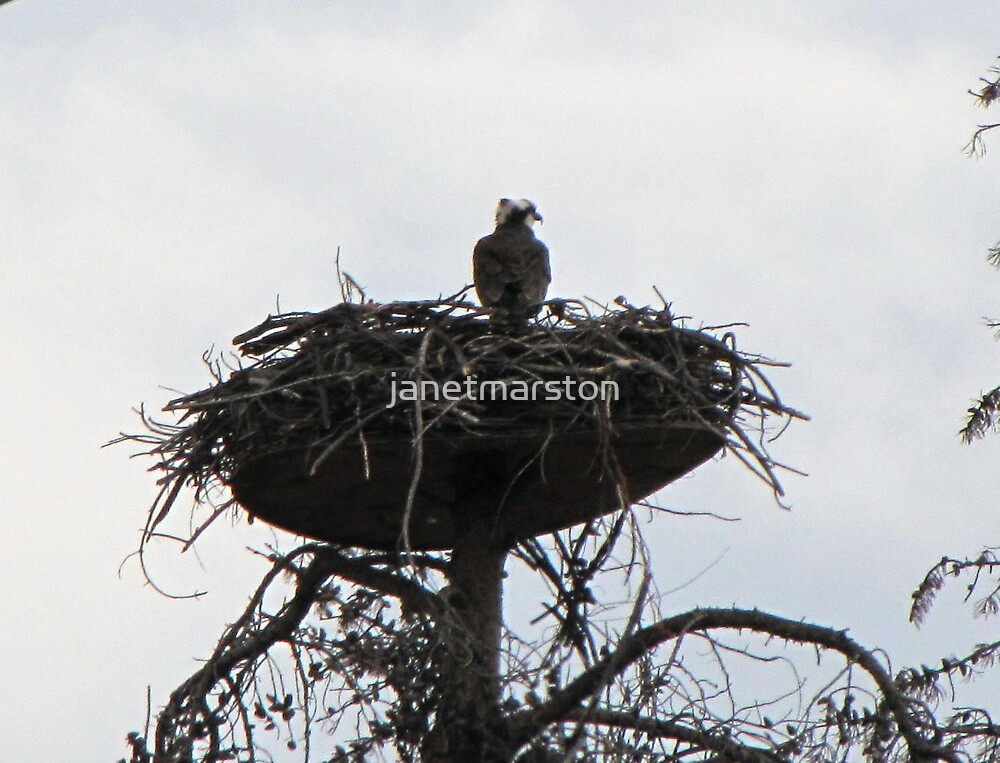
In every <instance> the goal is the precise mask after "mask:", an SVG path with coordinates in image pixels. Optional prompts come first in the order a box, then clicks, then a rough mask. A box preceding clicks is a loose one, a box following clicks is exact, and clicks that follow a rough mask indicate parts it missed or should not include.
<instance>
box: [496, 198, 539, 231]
mask: <svg viewBox="0 0 1000 763" xmlns="http://www.w3.org/2000/svg"><path fill="white" fill-rule="evenodd" d="M511 218H515V219H519V220H520V221H521V222H523V223H524V224H525V225H527V226H528V227H529V228H530V227H531V226H532V225H534V224H535V222H536V221H538V222H541V220H542V216H541V215H540V214H538V210H537V209H535V203H534V202H533V201H530V200H528V199H500V202H499V203H498V204H497V211H496V218H495V219H496V224H497V225H498V226H500V225H503V224H504V223H505V222H507V221H508V220H510V219H511Z"/></svg>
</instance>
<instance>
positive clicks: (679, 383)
mask: <svg viewBox="0 0 1000 763" xmlns="http://www.w3.org/2000/svg"><path fill="white" fill-rule="evenodd" d="M731 328H732V327H731V326H720V327H714V328H709V329H703V330H693V329H689V328H686V327H685V326H684V325H682V322H681V321H678V320H675V318H674V317H673V316H672V315H671V313H670V310H669V305H666V304H664V306H663V307H661V308H651V307H636V306H634V305H631V304H628V303H627V302H626V301H625V300H624V299H619V300H618V301H617V302H616V307H613V308H605V307H600V308H598V309H596V310H594V311H592V310H590V309H588V307H587V305H586V304H585V303H582V302H563V301H557V302H553V303H550V305H549V310H548V313H547V315H546V317H544V318H542V319H539V320H538V321H536V322H531V323H529V324H525V325H522V326H515V327H510V326H498V325H497V324H495V323H494V322H492V321H490V320H489V318H488V316H487V315H486V314H485V312H484V311H483V310H482V309H481V308H478V307H477V306H475V305H473V304H471V303H469V302H466V301H463V300H462V299H461V297H456V298H449V299H443V300H437V301H425V302H394V303H388V304H375V303H370V302H369V303H363V304H352V303H343V304H339V305H336V306H334V307H332V308H330V309H328V310H324V311H322V312H318V313H286V314H280V315H274V316H269V317H268V318H267V319H266V320H265V321H264V322H262V323H261V324H260V325H258V326H256V327H254V328H253V329H251V330H249V331H247V332H245V333H243V334H241V335H240V336H238V337H236V338H235V339H234V340H233V341H234V344H236V345H237V346H238V348H239V352H240V355H241V356H242V357H243V358H247V359H249V361H250V362H249V364H247V363H245V362H244V361H243V360H240V361H239V362H238V363H237V364H235V367H233V366H232V365H224V364H223V363H222V362H221V361H220V360H218V359H216V360H209V359H208V358H206V360H208V362H209V367H210V368H211V369H212V373H213V375H214V377H215V383H214V384H213V385H212V386H211V387H209V388H207V389H205V390H202V391H200V392H197V393H195V394H191V395H187V396H184V397H181V398H178V399H176V400H174V401H172V402H170V403H169V404H168V405H167V406H166V409H165V410H167V411H172V412H177V413H178V414H179V420H178V423H177V424H171V425H168V424H164V423H162V422H157V421H154V420H151V419H147V420H146V423H147V426H148V427H149V429H150V431H151V434H148V435H144V436H142V437H141V438H134V439H141V440H142V441H143V442H146V443H150V444H152V445H153V447H152V449H151V451H150V452H151V453H152V454H153V455H155V456H157V457H158V459H159V463H158V466H157V467H156V468H159V469H161V470H163V472H164V474H163V476H162V478H161V480H160V482H161V485H162V488H163V490H162V492H161V494H160V497H159V498H158V500H157V502H156V504H155V505H154V507H153V510H152V511H151V513H150V522H149V526H148V527H147V530H148V531H152V529H153V528H154V527H155V525H156V524H158V523H159V521H160V520H161V519H162V518H163V517H164V516H165V515H166V513H167V512H168V511H169V509H170V507H171V505H172V504H173V502H174V500H175V499H176V497H177V495H178V494H179V492H180V489H181V487H182V486H183V485H185V484H189V485H192V486H193V487H194V488H195V489H196V493H197V494H196V500H202V499H204V498H205V497H206V496H207V495H209V493H208V490H209V488H212V487H217V486H219V485H220V483H221V484H222V485H223V486H225V485H229V484H230V480H231V479H232V477H233V475H234V474H235V473H236V472H237V471H238V470H239V469H240V468H241V467H242V466H245V465H246V464H248V463H250V462H252V461H253V460H254V459H257V458H259V457H261V456H263V455H267V454H273V453H275V452H283V451H291V450H304V451H305V452H306V453H307V454H308V458H309V459H310V464H311V467H312V470H313V471H315V469H317V468H318V467H319V466H320V465H321V464H322V463H323V462H324V461H326V460H327V459H330V458H332V457H335V456H336V454H337V451H338V449H340V448H343V447H345V446H346V445H347V444H348V443H350V444H352V445H353V444H356V443H357V441H358V440H360V441H361V442H362V444H363V443H364V440H365V438H366V437H376V436H394V437H398V438H400V439H401V441H404V442H412V443H415V442H417V441H419V440H420V438H426V437H429V436H431V437H432V436H435V435H450V436H453V435H454V434H455V433H462V434H463V435H465V436H477V435H496V434H500V433H504V432H515V431H520V432H523V431H525V430H531V429H536V430H537V429H544V428H549V429H550V430H566V429H570V428H591V429H595V430H600V431H602V432H605V431H613V429H614V428H615V427H616V426H619V425H623V424H637V423H638V424H647V423H653V424H655V423H657V422H661V423H671V422H678V423H680V422H683V423H687V424H695V425H697V426H699V427H704V428H707V429H710V430H712V431H714V432H717V433H718V434H719V436H720V437H721V438H723V439H724V440H725V443H726V445H727V446H728V449H729V451H730V452H732V453H734V454H735V455H737V457H738V458H740V460H742V461H743V462H744V463H745V464H747V465H748V466H749V467H750V468H751V469H752V470H753V471H754V472H755V473H757V474H758V475H759V476H761V477H762V478H763V479H764V480H765V481H766V482H767V483H768V484H769V485H770V486H771V487H772V488H773V489H774V490H775V491H776V493H777V494H779V495H780V494H781V488H780V485H779V483H778V480H777V478H776V476H775V473H774V466H775V464H774V463H773V462H772V460H771V458H770V457H769V455H768V454H767V451H766V449H765V447H764V434H765V430H766V427H765V420H766V419H768V417H769V416H775V417H778V418H779V419H784V420H787V418H790V417H800V414H798V413H796V412H795V411H793V410H791V409H789V408H787V407H786V406H785V405H783V404H782V403H781V401H780V400H779V398H778V395H777V394H776V392H775V390H774V389H773V387H772V386H771V384H770V383H769V382H768V381H767V379H766V377H765V376H764V374H763V373H762V371H761V367H762V366H767V365H776V364H774V363H772V362H770V361H767V360H766V359H764V358H761V357H758V356H751V355H747V354H744V353H742V352H740V351H738V350H737V349H736V347H735V342H734V338H733V334H732V332H731V331H730V330H729V329H731ZM469 377H472V378H474V379H476V380H477V381H478V382H482V381H491V380H498V381H503V382H506V383H508V384H512V385H517V384H520V385H521V388H522V389H523V388H524V387H525V386H531V385H533V384H534V385H535V388H536V390H537V389H538V388H539V386H540V385H538V384H536V383H538V382H542V383H544V382H555V383H557V384H560V385H562V384H564V382H565V380H566V379H570V380H572V381H573V382H574V383H576V384H578V383H579V382H581V381H592V382H594V383H596V384H600V383H601V382H602V381H613V382H615V383H616V384H617V386H618V399H617V400H602V399H601V398H600V397H598V398H597V399H594V400H583V399H581V397H580V396H574V397H571V396H569V395H566V394H562V395H559V396H553V395H545V394H541V395H537V396H536V399H534V400H516V399H507V400H492V401H491V400H483V399H471V397H469V396H464V397H462V398H461V399H459V400H445V399H439V400H434V399H426V398H425V399H423V400H421V401H419V403H417V402H397V404H396V405H394V406H390V402H391V401H393V400H394V399H398V397H399V395H400V393H399V390H400V388H402V387H404V386H406V384H407V383H408V382H417V383H419V382H422V381H431V380H433V381H435V382H438V383H444V382H448V381H451V382H458V383H459V384H460V385H462V387H463V389H464V388H465V383H466V382H465V379H467V378H469ZM562 388H563V389H565V387H564V386H563V387H562ZM543 389H544V387H543ZM592 389H593V388H592ZM217 513H218V512H217ZM217 513H216V514H214V515H213V518H214V516H216V515H217ZM196 535H197V533H196Z"/></svg>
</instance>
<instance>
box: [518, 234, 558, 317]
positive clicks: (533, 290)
mask: <svg viewBox="0 0 1000 763" xmlns="http://www.w3.org/2000/svg"><path fill="white" fill-rule="evenodd" d="M551 282H552V268H551V266H550V264H549V248H548V247H547V246H545V244H543V243H542V242H541V241H539V240H538V239H537V238H536V239H533V240H532V243H531V246H530V247H529V248H528V249H527V251H526V252H525V269H524V275H523V277H522V284H523V286H524V293H525V296H526V297H527V298H528V301H529V302H531V303H534V304H539V303H541V302H543V301H544V300H545V293H546V292H547V291H548V290H549V284H550V283H551Z"/></svg>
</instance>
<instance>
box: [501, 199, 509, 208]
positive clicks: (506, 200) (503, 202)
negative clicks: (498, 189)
mask: <svg viewBox="0 0 1000 763" xmlns="http://www.w3.org/2000/svg"><path fill="white" fill-rule="evenodd" d="M500 203H501V204H503V205H504V206H505V207H506V206H507V205H508V204H510V199H500Z"/></svg>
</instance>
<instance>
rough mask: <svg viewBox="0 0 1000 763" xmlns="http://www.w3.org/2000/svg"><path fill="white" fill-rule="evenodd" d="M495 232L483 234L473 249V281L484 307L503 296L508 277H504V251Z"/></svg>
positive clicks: (493, 303)
mask: <svg viewBox="0 0 1000 763" xmlns="http://www.w3.org/2000/svg"><path fill="white" fill-rule="evenodd" d="M497 243H498V242H497V241H496V239H495V234H492V233H491V234H490V235H489V236H483V237H482V238H481V239H479V241H478V242H476V246H475V248H474V249H473V250H472V282H473V283H474V284H475V286H476V295H477V296H478V297H479V301H480V302H481V303H482V305H483V306H484V307H492V306H493V305H495V304H496V303H497V302H498V301H499V300H500V298H501V297H502V296H503V291H504V287H505V286H506V285H507V279H506V278H504V277H503V274H504V270H505V267H504V264H503V252H502V251H500V249H499V247H497Z"/></svg>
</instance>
